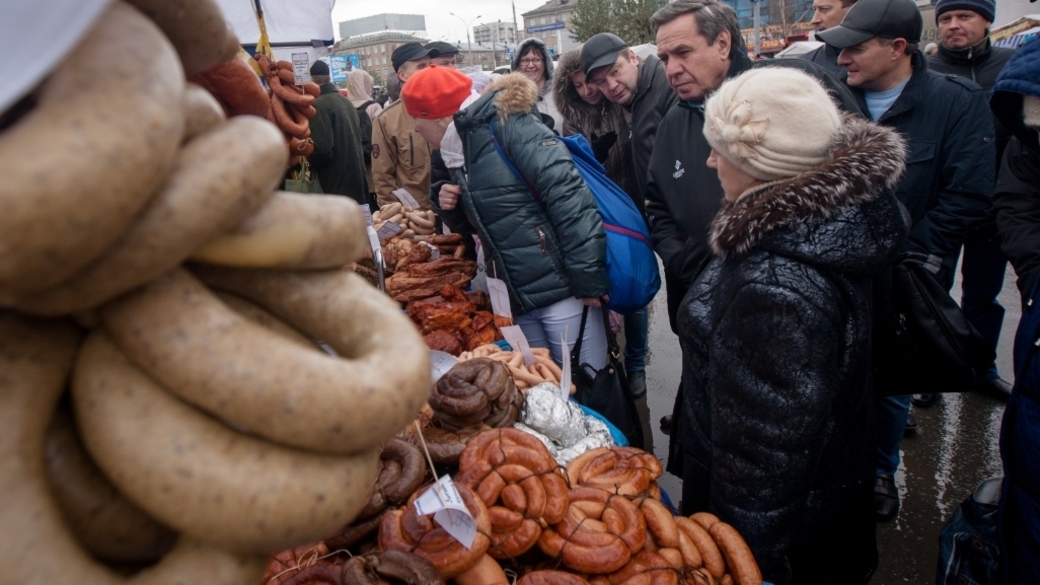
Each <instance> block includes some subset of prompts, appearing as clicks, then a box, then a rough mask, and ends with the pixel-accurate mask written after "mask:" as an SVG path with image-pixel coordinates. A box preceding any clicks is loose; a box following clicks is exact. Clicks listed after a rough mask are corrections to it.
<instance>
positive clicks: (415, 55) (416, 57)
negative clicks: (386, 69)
mask: <svg viewBox="0 0 1040 585" xmlns="http://www.w3.org/2000/svg"><path fill="white" fill-rule="evenodd" d="M429 55H430V50H429V49H427V48H426V47H424V46H422V43H414V42H413V43H405V44H403V45H401V46H399V47H397V48H396V49H394V52H393V53H391V54H390V63H391V64H392V65H393V66H394V71H395V72H397V73H400V71H401V67H402V66H404V65H405V63H408V62H411V61H414V62H415V63H416V64H417V65H423V66H422V67H418V68H416V69H415V71H418V70H419V69H423V68H425V65H427V64H429V62H430V61H429V59H427V57H428V56H429ZM415 71H413V72H411V73H414V72H415ZM411 73H409V74H408V75H411ZM401 81H405V79H403V78H402V79H401Z"/></svg>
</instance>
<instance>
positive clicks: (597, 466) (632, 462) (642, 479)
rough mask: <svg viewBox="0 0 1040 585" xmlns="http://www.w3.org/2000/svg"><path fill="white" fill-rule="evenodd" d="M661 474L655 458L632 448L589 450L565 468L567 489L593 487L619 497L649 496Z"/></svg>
mask: <svg viewBox="0 0 1040 585" xmlns="http://www.w3.org/2000/svg"><path fill="white" fill-rule="evenodd" d="M663 472H664V468H663V467H662V466H661V462H660V461H659V460H658V459H657V457H655V456H654V455H653V454H652V453H647V452H646V451H643V450H642V449H635V448H633V447H600V448H598V449H592V450H590V451H586V452H585V453H582V454H581V455H579V456H578V457H576V458H575V459H574V460H573V461H571V462H570V463H569V464H567V477H568V479H569V480H570V483H571V487H579V486H586V487H595V488H599V489H602V490H606V491H608V492H610V493H614V494H619V495H623V496H638V495H640V494H642V493H644V492H647V491H651V492H652V491H653V489H654V487H655V485H654V481H655V480H656V479H657V478H658V477H660V476H661V473H663ZM658 499H660V498H659V497H658Z"/></svg>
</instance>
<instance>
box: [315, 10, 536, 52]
mask: <svg viewBox="0 0 1040 585" xmlns="http://www.w3.org/2000/svg"><path fill="white" fill-rule="evenodd" d="M542 4H545V0H516V24H517V28H518V29H523V26H524V19H523V17H522V16H520V15H521V14H523V13H524V12H529V11H531V10H534V9H535V8H538V7H539V6H541V5H542ZM449 12H454V13H455V14H457V15H458V16H459V17H460V18H461V19H462V20H460V18H456V17H454V16H452V15H451V14H449ZM383 13H393V14H422V15H423V16H425V17H426V36H427V37H429V39H430V40H433V41H437V40H444V41H447V42H449V43H455V42H456V41H462V42H463V43H465V42H466V28H467V25H466V24H463V22H462V21H463V20H465V21H466V22H467V23H469V26H470V35H472V34H473V29H472V26H473V25H477V24H481V23H487V22H496V21H498V20H502V21H504V22H512V20H513V9H512V5H511V3H510V2H509V0H448V1H444V0H384V1H379V0H338V1H337V2H336V7H335V8H333V10H332V22H333V23H334V29H335V33H336V39H337V40H339V23H340V22H343V21H344V20H351V19H354V18H362V17H365V16H374V15H376V14H383ZM478 16H479V17H480V18H477V17H478ZM471 21H472V22H471ZM524 37H525V35H524V34H523V31H522V30H521V31H520V38H524Z"/></svg>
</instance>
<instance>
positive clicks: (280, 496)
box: [72, 330, 379, 553]
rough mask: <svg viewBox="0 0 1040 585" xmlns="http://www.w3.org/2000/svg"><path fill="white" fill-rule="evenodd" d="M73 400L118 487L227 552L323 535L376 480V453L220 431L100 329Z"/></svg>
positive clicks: (81, 363)
mask: <svg viewBox="0 0 1040 585" xmlns="http://www.w3.org/2000/svg"><path fill="white" fill-rule="evenodd" d="M72 396H73V406H74V408H75V412H76V420H77V422H79V424H80V427H81V429H82V434H83V439H84V444H85V446H86V448H87V451H88V452H89V453H90V454H91V456H93V458H94V460H95V461H96V462H97V464H98V467H100V468H101V469H102V470H103V471H104V472H105V475H106V476H107V477H108V478H109V479H110V480H111V481H112V483H113V484H114V485H116V486H117V487H118V488H119V489H120V490H121V491H122V492H123V493H125V494H126V495H127V497H129V498H130V499H131V500H133V501H134V502H135V503H137V504H138V505H139V506H140V507H141V508H142V509H144V510H145V511H146V512H148V513H149V514H150V515H151V516H152V517H154V518H155V519H157V520H158V521H160V522H161V523H163V524H165V525H166V526H169V527H171V528H174V529H175V530H178V531H180V532H181V533H183V534H186V535H189V536H191V537H193V538H195V539H197V540H199V541H202V542H208V543H212V544H215V545H218V546H221V547H223V548H226V549H229V550H236V551H243V552H251V553H265V552H270V551H275V550H281V549H284V548H286V547H289V546H293V545H296V544H298V543H300V542H312V541H315V540H318V539H320V538H323V537H325V536H327V535H329V534H331V533H333V532H334V531H335V530H337V529H338V528H340V527H342V526H344V525H346V524H347V523H349V522H350V521H351V520H353V518H354V517H355V516H356V515H357V513H358V512H359V511H360V510H361V508H362V507H364V505H365V502H366V501H367V500H368V495H369V491H370V490H371V488H372V482H373V481H374V480H375V478H376V472H377V470H378V466H377V462H378V457H379V454H378V452H377V451H376V450H374V449H372V450H368V451H363V452H360V453H358V454H356V455H351V456H329V455H319V454H315V453H311V452H307V451H301V450H297V449H290V448H287V447H282V446H280V445H277V444H272V443H268V442H267V441H264V440H262V439H259V438H255V437H251V436H248V435H244V434H242V433H239V432H237V431H235V430H232V429H230V428H227V427H225V426H224V425H222V424H221V423H220V422H218V421H216V420H214V419H213V418H211V417H209V416H206V415H205V414H203V413H201V412H199V411H198V410H196V409H195V408H193V407H192V406H190V405H188V404H185V403H183V402H181V401H180V400H178V399H177V398H175V397H174V396H172V395H171V394H169V393H167V392H166V391H164V389H163V388H161V387H160V386H158V385H157V384H156V383H155V382H154V381H152V379H151V378H149V377H148V376H147V375H145V374H144V372H142V371H141V370H139V369H138V368H137V367H135V366H134V364H133V363H131V362H130V360H129V359H128V358H127V357H126V356H125V355H124V354H123V353H122V352H120V351H119V349H117V348H116V346H115V345H114V344H113V343H112V342H111V341H109V339H108V336H107V334H105V333H104V331H102V330H97V331H96V332H95V333H94V334H92V335H91V337H90V338H88V339H87V342H86V343H85V344H84V346H83V348H82V350H81V351H80V355H79V357H78V359H77V363H76V370H75V373H74V376H73V380H72ZM157 462H159V463H157ZM286 502H306V508H305V509H303V510H301V509H300V507H299V506H290V505H286Z"/></svg>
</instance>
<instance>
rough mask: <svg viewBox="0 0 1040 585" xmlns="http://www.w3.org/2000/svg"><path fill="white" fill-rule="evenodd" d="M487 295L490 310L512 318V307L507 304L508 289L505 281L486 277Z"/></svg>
mask: <svg viewBox="0 0 1040 585" xmlns="http://www.w3.org/2000/svg"><path fill="white" fill-rule="evenodd" d="M487 287H488V295H489V296H490V297H491V312H492V313H494V314H496V315H500V316H502V317H509V318H510V319H512V318H513V309H512V307H510V305H509V289H508V288H506V283H505V281H503V280H499V279H497V278H491V277H490V276H489V277H488V279H487Z"/></svg>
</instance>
